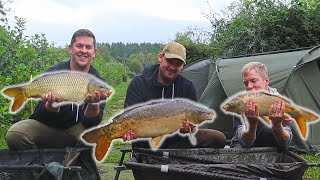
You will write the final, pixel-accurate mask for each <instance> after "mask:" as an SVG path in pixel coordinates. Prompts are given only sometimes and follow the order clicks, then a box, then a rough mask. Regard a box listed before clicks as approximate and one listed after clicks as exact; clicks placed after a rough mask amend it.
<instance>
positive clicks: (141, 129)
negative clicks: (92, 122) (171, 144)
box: [82, 99, 215, 161]
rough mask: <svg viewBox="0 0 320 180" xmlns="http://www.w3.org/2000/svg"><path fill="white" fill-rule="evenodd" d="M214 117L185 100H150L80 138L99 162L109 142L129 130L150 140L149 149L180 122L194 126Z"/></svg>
mask: <svg viewBox="0 0 320 180" xmlns="http://www.w3.org/2000/svg"><path fill="white" fill-rule="evenodd" d="M214 118H215V113H214V111H213V110H211V109H209V108H207V107H205V106H203V105H200V104H198V103H195V102H192V101H189V100H186V99H174V100H164V101H161V100H160V101H153V102H147V103H143V104H141V105H139V106H135V107H133V108H130V109H125V111H124V112H123V113H121V114H119V115H117V116H116V117H114V118H113V119H112V122H111V123H109V124H107V125H104V126H101V127H98V128H94V129H91V130H89V131H87V132H85V133H84V134H83V135H82V138H83V140H84V141H85V142H86V143H96V144H97V146H96V147H95V157H96V159H97V160H98V161H101V160H102V158H103V157H104V156H105V154H106V153H107V151H108V149H109V147H110V145H111V142H112V141H113V139H116V138H121V137H123V136H124V135H125V134H126V133H127V132H128V131H129V130H132V131H133V132H134V133H135V135H136V136H137V138H151V144H152V148H154V149H156V148H157V147H159V145H160V144H161V142H162V141H163V140H162V138H163V136H165V135H169V134H172V133H175V132H177V131H178V130H179V128H180V127H181V126H182V124H183V121H186V120H188V121H190V122H191V123H193V124H195V125H197V124H201V123H202V122H204V121H207V120H213V119H214Z"/></svg>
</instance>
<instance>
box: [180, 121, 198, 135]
mask: <svg viewBox="0 0 320 180" xmlns="http://www.w3.org/2000/svg"><path fill="white" fill-rule="evenodd" d="M195 131H196V126H195V125H194V124H192V123H191V122H190V121H188V120H186V121H183V124H182V126H181V127H180V129H179V132H180V133H182V134H185V133H194V132H195Z"/></svg>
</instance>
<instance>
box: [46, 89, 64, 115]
mask: <svg viewBox="0 0 320 180" xmlns="http://www.w3.org/2000/svg"><path fill="white" fill-rule="evenodd" d="M41 99H42V101H45V102H46V104H45V106H46V108H47V109H48V110H49V111H53V112H57V111H59V107H54V106H53V104H54V103H56V102H61V99H60V97H59V96H56V95H54V94H53V93H52V92H51V91H49V92H48V93H45V94H42V95H41Z"/></svg>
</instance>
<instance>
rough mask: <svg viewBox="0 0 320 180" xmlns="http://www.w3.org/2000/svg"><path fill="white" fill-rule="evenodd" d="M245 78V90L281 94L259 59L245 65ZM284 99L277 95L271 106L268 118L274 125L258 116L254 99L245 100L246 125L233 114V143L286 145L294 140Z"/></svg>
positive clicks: (231, 145)
mask: <svg viewBox="0 0 320 180" xmlns="http://www.w3.org/2000/svg"><path fill="white" fill-rule="evenodd" d="M242 79H243V84H244V86H245V89H246V91H265V92H268V93H271V94H279V93H278V92H277V89H275V88H271V87H269V83H270V80H269V76H268V69H267V67H266V66H265V65H264V64H263V63H260V62H250V63H248V64H246V65H244V66H243V68H242ZM284 108H285V102H284V101H283V100H281V99H278V100H277V101H276V102H275V103H274V104H273V105H271V107H270V113H269V119H270V120H271V122H272V123H271V128H270V127H268V126H266V125H264V124H263V123H261V122H260V121H259V120H258V117H259V108H258V106H257V104H256V103H255V102H254V101H253V100H249V101H248V102H247V103H246V104H245V116H246V118H247V126H245V125H244V124H242V122H241V120H240V119H239V118H236V117H235V118H234V121H233V127H234V129H235V136H234V137H233V138H232V140H231V144H230V147H232V148H241V147H270V146H273V147H286V146H288V145H289V143H290V142H291V140H292V130H291V127H290V126H289V122H290V119H287V118H285V116H284Z"/></svg>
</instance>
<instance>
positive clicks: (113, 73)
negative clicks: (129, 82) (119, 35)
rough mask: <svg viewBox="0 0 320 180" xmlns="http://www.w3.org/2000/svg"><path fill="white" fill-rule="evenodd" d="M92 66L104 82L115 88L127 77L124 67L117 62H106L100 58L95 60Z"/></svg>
mask: <svg viewBox="0 0 320 180" xmlns="http://www.w3.org/2000/svg"><path fill="white" fill-rule="evenodd" d="M92 65H93V66H94V67H95V68H96V69H97V70H98V72H99V74H100V75H101V76H102V77H103V78H104V79H105V80H106V82H107V83H108V84H109V85H111V86H115V85H117V84H119V83H121V82H122V81H123V78H124V77H127V73H126V69H125V67H124V66H123V65H122V64H121V63H118V62H106V61H105V60H104V59H102V58H96V59H95V60H94V61H93V63H92Z"/></svg>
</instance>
